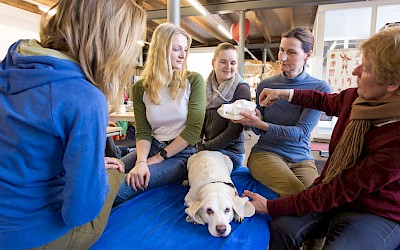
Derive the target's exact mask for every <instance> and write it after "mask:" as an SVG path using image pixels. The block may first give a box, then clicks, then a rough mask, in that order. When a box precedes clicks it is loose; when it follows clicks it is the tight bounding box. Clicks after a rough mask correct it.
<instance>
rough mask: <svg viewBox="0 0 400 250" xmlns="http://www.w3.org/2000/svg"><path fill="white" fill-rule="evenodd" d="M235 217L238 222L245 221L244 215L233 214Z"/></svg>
mask: <svg viewBox="0 0 400 250" xmlns="http://www.w3.org/2000/svg"><path fill="white" fill-rule="evenodd" d="M233 219H234V220H235V221H236V222H239V223H242V222H243V221H244V217H243V216H239V215H237V214H235V215H234V216H233Z"/></svg>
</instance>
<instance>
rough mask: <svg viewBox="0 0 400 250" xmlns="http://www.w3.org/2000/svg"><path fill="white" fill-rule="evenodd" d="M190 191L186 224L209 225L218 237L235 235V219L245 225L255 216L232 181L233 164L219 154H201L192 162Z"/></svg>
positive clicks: (190, 166)
mask: <svg viewBox="0 0 400 250" xmlns="http://www.w3.org/2000/svg"><path fill="white" fill-rule="evenodd" d="M188 170H189V184H190V186H191V187H190V190H189V193H188V194H187V195H186V197H185V204H186V206H188V207H187V208H186V209H185V212H186V214H187V215H188V216H187V217H186V220H187V221H188V222H192V223H195V224H202V225H205V224H207V225H208V231H209V232H210V234H211V235H212V236H214V237H226V236H228V235H229V234H230V232H231V225H230V222H231V221H232V219H235V221H238V222H242V221H243V219H244V217H251V216H252V215H254V213H255V209H254V206H253V205H252V204H251V203H250V202H249V200H248V198H247V197H239V196H238V193H237V191H236V188H235V187H234V186H233V183H232V180H231V179H230V173H231V171H232V161H231V160H230V158H229V157H228V156H226V155H223V154H222V153H220V152H216V151H201V152H199V153H197V154H195V155H193V156H191V157H190V158H189V161H188Z"/></svg>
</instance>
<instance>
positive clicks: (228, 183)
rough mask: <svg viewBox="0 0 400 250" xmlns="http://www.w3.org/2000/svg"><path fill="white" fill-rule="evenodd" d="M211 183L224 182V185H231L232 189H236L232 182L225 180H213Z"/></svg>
mask: <svg viewBox="0 0 400 250" xmlns="http://www.w3.org/2000/svg"><path fill="white" fill-rule="evenodd" d="M211 183H224V184H225V185H228V186H230V187H233V188H234V189H236V187H235V185H233V183H232V182H225V181H213V182H211Z"/></svg>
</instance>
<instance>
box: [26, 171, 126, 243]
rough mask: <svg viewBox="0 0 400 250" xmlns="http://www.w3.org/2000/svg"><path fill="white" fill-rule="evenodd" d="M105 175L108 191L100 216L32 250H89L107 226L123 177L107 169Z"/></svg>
mask: <svg viewBox="0 0 400 250" xmlns="http://www.w3.org/2000/svg"><path fill="white" fill-rule="evenodd" d="M107 173H108V176H109V178H108V181H109V185H110V190H109V192H108V194H107V198H106V201H105V203H104V206H103V209H102V210H101V211H100V214H99V215H98V216H97V218H96V219H94V220H93V221H91V222H88V223H86V224H84V225H82V226H79V227H74V228H73V229H71V230H70V231H68V232H67V233H66V234H64V235H63V236H61V237H60V238H58V239H56V240H54V241H52V242H49V243H47V244H45V245H43V246H40V247H37V248H33V249H34V250H42V249H54V250H56V249H57V250H59V249H71V250H72V249H73V250H86V249H89V248H90V247H91V246H92V245H93V244H94V243H95V242H96V241H97V240H98V239H99V238H100V236H101V234H102V233H103V231H104V228H105V227H106V225H107V221H108V217H109V216H110V212H111V208H112V205H113V202H114V199H115V197H116V196H117V193H118V190H119V187H120V185H121V182H122V179H123V177H124V173H120V172H118V170H115V169H109V170H107Z"/></svg>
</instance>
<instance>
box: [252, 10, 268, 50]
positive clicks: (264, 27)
mask: <svg viewBox="0 0 400 250" xmlns="http://www.w3.org/2000/svg"><path fill="white" fill-rule="evenodd" d="M250 13H253V15H254V20H255V21H256V25H257V27H258V29H259V30H260V31H261V33H262V35H263V37H264V39H265V41H267V42H269V43H272V38H271V34H270V32H269V30H268V28H267V25H266V24H265V23H266V21H265V20H264V18H263V16H262V15H261V13H260V11H259V10H256V11H253V12H250Z"/></svg>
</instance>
